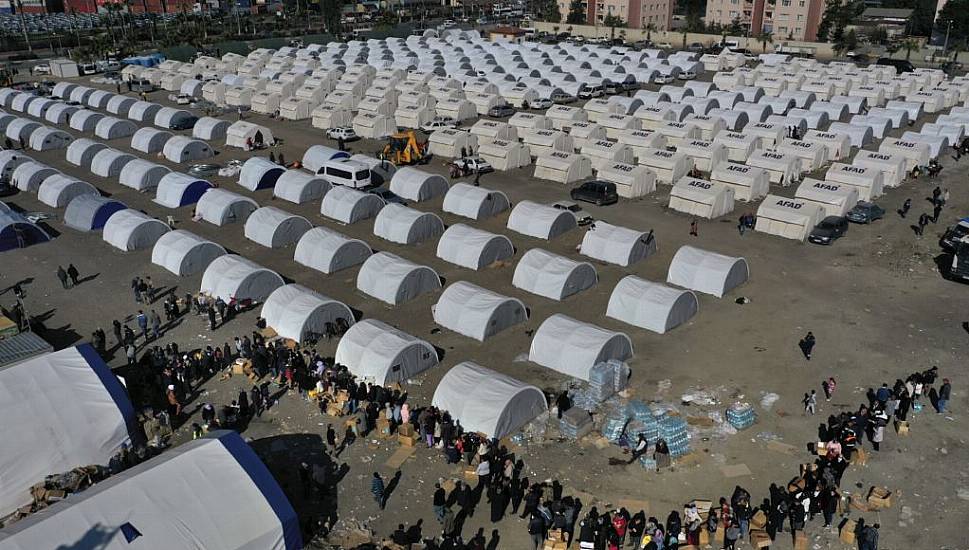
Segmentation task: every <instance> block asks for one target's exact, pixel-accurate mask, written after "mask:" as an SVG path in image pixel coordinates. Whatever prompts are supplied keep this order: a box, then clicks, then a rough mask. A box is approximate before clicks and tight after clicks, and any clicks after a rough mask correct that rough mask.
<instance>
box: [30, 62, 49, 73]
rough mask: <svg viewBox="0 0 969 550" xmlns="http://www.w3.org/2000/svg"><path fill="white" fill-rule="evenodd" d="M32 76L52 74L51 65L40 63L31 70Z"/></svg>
mask: <svg viewBox="0 0 969 550" xmlns="http://www.w3.org/2000/svg"><path fill="white" fill-rule="evenodd" d="M30 74H50V64H49V63H38V64H36V65H34V66H33V67H31V68H30Z"/></svg>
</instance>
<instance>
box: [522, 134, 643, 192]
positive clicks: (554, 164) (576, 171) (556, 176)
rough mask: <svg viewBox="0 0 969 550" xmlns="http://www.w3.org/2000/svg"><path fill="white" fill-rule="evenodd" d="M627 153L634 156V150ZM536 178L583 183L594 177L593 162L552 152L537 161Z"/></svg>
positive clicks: (574, 154) (584, 156)
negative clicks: (582, 181)
mask: <svg viewBox="0 0 969 550" xmlns="http://www.w3.org/2000/svg"><path fill="white" fill-rule="evenodd" d="M607 143H610V142H607ZM627 151H628V153H629V155H628V156H632V150H631V149H628V148H627ZM535 177H536V178H538V179H545V180H551V181H555V182H559V183H564V184H569V183H574V182H577V181H581V180H584V179H587V178H590V177H592V160H591V159H590V158H589V157H588V156H586V155H580V154H577V153H566V152H563V151H551V152H549V153H547V154H544V155H539V156H538V158H537V159H536V161H535Z"/></svg>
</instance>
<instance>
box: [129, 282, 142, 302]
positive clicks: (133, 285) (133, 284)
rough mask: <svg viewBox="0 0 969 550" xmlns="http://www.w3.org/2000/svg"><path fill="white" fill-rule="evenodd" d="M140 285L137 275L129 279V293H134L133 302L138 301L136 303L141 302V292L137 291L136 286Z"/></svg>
mask: <svg viewBox="0 0 969 550" xmlns="http://www.w3.org/2000/svg"><path fill="white" fill-rule="evenodd" d="M140 286H141V279H139V278H138V277H135V278H134V279H131V293H132V294H134V296H135V302H138V303H140V302H141V293H140V292H138V287H140Z"/></svg>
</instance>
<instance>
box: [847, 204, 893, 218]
mask: <svg viewBox="0 0 969 550" xmlns="http://www.w3.org/2000/svg"><path fill="white" fill-rule="evenodd" d="M884 217H885V209H884V208H882V207H881V206H878V205H877V204H875V203H873V202H864V201H861V202H859V203H858V204H856V205H855V207H854V208H852V209H851V210H849V211H848V221H850V222H854V223H871V222H873V221H875V220H877V219H880V218H884Z"/></svg>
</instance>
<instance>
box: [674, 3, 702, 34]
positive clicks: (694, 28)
mask: <svg viewBox="0 0 969 550" xmlns="http://www.w3.org/2000/svg"><path fill="white" fill-rule="evenodd" d="M679 4H680V9H681V10H682V13H683V14H684V15H685V19H686V28H687V29H688V30H689V31H690V32H703V31H704V30H706V29H705V28H704V25H703V16H704V15H705V14H706V9H707V7H706V2H705V1H704V0H680V2H679Z"/></svg>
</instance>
